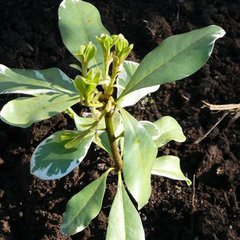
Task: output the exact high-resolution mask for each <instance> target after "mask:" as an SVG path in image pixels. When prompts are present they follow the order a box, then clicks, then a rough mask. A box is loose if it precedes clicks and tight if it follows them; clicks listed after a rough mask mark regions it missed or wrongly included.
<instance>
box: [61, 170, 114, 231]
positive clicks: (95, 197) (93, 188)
mask: <svg viewBox="0 0 240 240" xmlns="http://www.w3.org/2000/svg"><path fill="white" fill-rule="evenodd" d="M111 170H112V168H111V169H109V170H107V171H106V172H105V173H104V174H103V175H102V176H101V177H99V178H98V179H97V180H95V181H94V182H92V183H90V184H89V185H87V186H86V187H85V188H84V189H83V190H81V191H80V192H79V193H77V194H75V195H74V196H73V197H72V198H71V199H70V200H69V201H68V203H67V208H66V211H65V213H64V214H63V223H62V225H61V231H62V233H64V234H66V235H73V234H76V233H78V232H80V231H82V230H83V229H84V228H86V227H87V226H88V225H89V223H90V221H91V220H92V219H93V218H95V217H96V216H97V215H98V213H99V212H100V210H101V207H102V202H103V197H104V193H105V188H106V179H107V176H108V173H109V172H110V171H111Z"/></svg>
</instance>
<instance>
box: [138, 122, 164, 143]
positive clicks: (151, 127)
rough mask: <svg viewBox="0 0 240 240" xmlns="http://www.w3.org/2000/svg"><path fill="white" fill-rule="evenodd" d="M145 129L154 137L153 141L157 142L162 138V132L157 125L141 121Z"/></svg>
mask: <svg viewBox="0 0 240 240" xmlns="http://www.w3.org/2000/svg"><path fill="white" fill-rule="evenodd" d="M140 123H141V124H142V125H143V127H144V128H145V129H146V131H147V132H148V134H149V135H150V136H152V139H153V140H154V141H155V140H157V139H158V138H159V137H160V131H159V128H158V126H157V125H156V124H154V123H152V122H149V121H140Z"/></svg>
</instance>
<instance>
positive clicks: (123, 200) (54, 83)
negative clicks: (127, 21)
mask: <svg viewBox="0 0 240 240" xmlns="http://www.w3.org/2000/svg"><path fill="white" fill-rule="evenodd" d="M58 15H59V29H60V32H61V36H62V40H63V43H64V44H65V46H66V47H67V49H68V50H69V51H70V52H71V53H72V54H73V56H74V57H75V58H76V59H77V61H78V64H71V65H70V66H71V67H73V68H75V69H77V70H78V74H77V75H76V77H75V78H74V79H71V78H69V77H68V76H67V75H66V74H64V73H63V72H62V71H61V70H60V69H57V68H50V69H45V70H22V69H10V68H7V67H6V66H4V65H0V93H1V94H14V93H18V94H24V96H20V97H18V98H16V99H14V100H11V101H10V102H8V103H7V104H6V105H4V107H3V108H2V110H1V113H0V117H1V120H2V121H4V122H6V123H8V124H10V125H13V126H18V127H22V128H26V127H29V126H31V125H32V124H33V123H36V122H39V121H42V120H44V119H48V118H50V117H52V116H54V115H56V114H58V113H61V112H64V113H65V114H68V115H69V116H70V117H71V118H72V119H73V121H74V122H75V126H76V129H74V130H63V131H59V132H56V133H54V134H52V135H51V136H49V137H48V138H47V139H45V140H44V141H43V142H41V143H40V144H39V145H38V146H37V148H36V149H35V151H34V152H33V155H32V158H31V173H32V174H33V175H35V176H37V177H39V178H41V179H44V180H53V179H59V178H62V177H64V176H66V175H67V174H68V173H70V172H71V171H72V170H73V169H74V168H76V167H78V166H79V164H80V163H81V162H82V161H83V159H84V157H85V156H86V154H87V152H88V150H89V148H90V145H91V144H92V143H95V144H96V145H97V146H98V147H100V148H102V149H103V150H104V151H106V152H107V153H108V154H109V156H110V157H111V158H112V160H113V162H114V164H113V165H112V166H111V167H110V168H109V169H108V170H107V171H106V172H105V173H103V174H102V175H101V176H100V177H99V178H98V179H96V180H95V181H93V182H92V183H90V184H89V185H88V186H86V187H85V188H84V189H82V190H81V191H80V192H79V193H77V194H76V195H74V196H73V197H72V198H71V199H70V200H69V202H68V204H67V207H66V211H65V213H64V214H63V223H62V225H61V230H62V232H63V233H64V234H67V235H72V234H75V233H77V232H80V231H82V230H83V229H84V228H86V227H87V226H88V225H89V223H90V221H91V220H92V219H93V218H94V217H96V216H97V214H98V213H99V211H100V209H101V206H102V202H103V198H104V193H105V189H106V181H107V177H108V175H109V173H110V172H112V173H115V174H117V175H118V187H117V193H116V195H115V197H114V200H113V204H112V206H111V211H110V215H109V225H108V229H107V235H106V239H109V240H113V239H118V240H119V239H121V240H136V239H138V240H141V239H144V238H145V237H144V231H143V226H142V223H141V219H140V216H139V214H138V211H137V209H138V210H139V209H141V208H143V207H144V206H145V205H146V204H147V203H148V201H149V198H150V195H151V175H152V174H154V175H159V176H164V177H168V178H171V179H175V180H183V181H186V182H187V184H188V185H190V184H191V181H190V180H189V179H188V178H186V177H185V176H184V174H183V173H182V171H181V168H180V160H179V158H178V157H176V156H171V155H168V156H159V155H158V153H159V152H160V151H159V148H161V147H162V146H164V145H165V144H168V143H169V142H170V141H172V140H174V141H177V142H183V141H185V139H186V138H185V136H184V134H183V131H182V128H181V126H180V125H179V123H178V122H177V121H176V120H175V119H174V118H172V117H170V116H164V117H162V118H161V119H159V120H157V121H155V122H153V123H152V122H149V121H147V120H143V121H138V120H137V119H135V118H134V116H132V115H131V114H130V113H129V112H128V111H127V110H125V109H124V107H127V106H131V105H134V104H135V103H137V102H138V101H139V100H140V99H141V98H143V97H145V96H146V95H147V94H149V93H152V92H155V91H157V90H158V89H159V87H160V85H161V84H164V83H169V82H172V81H176V80H180V79H183V78H185V77H187V76H189V75H191V74H193V73H194V72H196V71H197V70H198V69H199V68H201V67H202V66H203V65H204V64H205V62H206V61H207V59H208V58H209V57H210V55H211V52H212V50H213V46H214V43H215V41H216V40H217V39H218V38H221V37H223V36H224V34H225V32H224V30H223V29H222V28H220V27H218V26H215V25H211V26H208V27H205V28H202V29H199V30H193V31H191V32H188V33H184V34H179V35H175V36H171V37H169V38H167V39H165V40H164V41H163V42H162V43H161V44H160V45H159V46H158V47H157V48H156V49H154V50H153V51H151V52H150V53H149V54H147V55H146V56H145V57H144V59H143V60H142V62H141V63H136V62H132V61H128V60H126V59H127V57H128V55H129V53H130V52H131V51H132V49H133V44H129V42H128V41H127V40H126V39H125V38H124V36H123V35H122V34H119V35H110V34H109V33H108V31H107V30H106V29H105V27H104V26H103V24H102V22H101V18H100V15H99V12H98V10H97V9H96V8H95V7H94V6H93V5H91V4H90V3H87V2H85V1H81V0H63V1H62V3H61V4H60V6H59V11H58ZM75 104H80V105H84V106H86V107H88V109H89V111H88V112H87V113H85V115H87V116H83V115H81V114H77V113H76V112H74V110H73V109H72V106H73V105H75ZM131 199H132V200H131ZM135 206H137V209H136V208H135Z"/></svg>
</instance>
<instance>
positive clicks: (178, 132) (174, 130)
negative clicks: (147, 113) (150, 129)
mask: <svg viewBox="0 0 240 240" xmlns="http://www.w3.org/2000/svg"><path fill="white" fill-rule="evenodd" d="M154 125H155V126H157V127H158V130H159V132H160V135H159V137H158V138H157V139H155V143H156V145H157V146H158V147H162V146H163V145H165V144H167V143H168V142H170V141H172V140H174V141H176V142H184V141H185V140H186V137H185V136H184V134H183V131H182V128H181V126H180V125H179V123H178V122H177V121H176V120H175V119H174V118H172V117H170V116H164V117H162V118H160V119H159V120H157V121H156V122H154Z"/></svg>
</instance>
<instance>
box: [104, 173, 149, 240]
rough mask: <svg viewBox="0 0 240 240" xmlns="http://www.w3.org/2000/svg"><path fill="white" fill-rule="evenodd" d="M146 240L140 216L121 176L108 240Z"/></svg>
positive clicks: (110, 218)
mask: <svg viewBox="0 0 240 240" xmlns="http://www.w3.org/2000/svg"><path fill="white" fill-rule="evenodd" d="M136 239H137V240H144V239H145V237H144V230H143V226H142V222H141V219H140V216H139V214H138V212H137V210H136V208H135V207H134V205H133V203H132V202H131V200H130V198H129V196H128V194H127V192H126V190H125V188H124V185H123V182H122V179H121V175H120V174H119V178H118V189H117V194H116V196H115V198H114V201H113V204H112V207H111V211H110V215H109V224H108V228H107V237H106V240H136Z"/></svg>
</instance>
